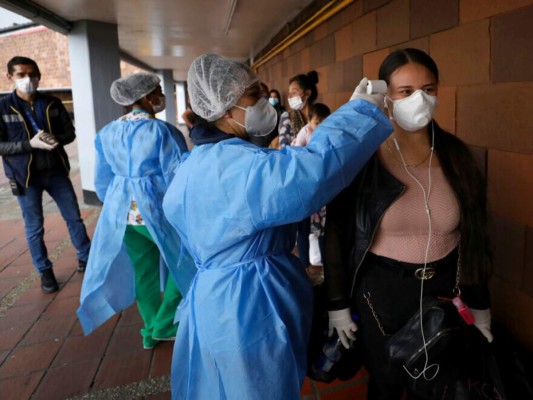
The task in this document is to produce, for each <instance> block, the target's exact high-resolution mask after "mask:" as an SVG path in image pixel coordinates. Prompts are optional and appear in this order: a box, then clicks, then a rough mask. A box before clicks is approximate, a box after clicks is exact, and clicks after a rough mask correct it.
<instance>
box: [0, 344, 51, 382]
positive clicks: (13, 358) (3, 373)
mask: <svg viewBox="0 0 533 400" xmlns="http://www.w3.org/2000/svg"><path fill="white" fill-rule="evenodd" d="M60 345H61V343H59V342H54V341H48V342H43V343H39V344H36V345H33V346H26V347H17V348H15V349H14V350H13V351H12V352H11V354H10V355H9V356H8V357H7V359H6V361H5V362H4V364H2V366H1V367H0V378H6V377H9V376H16V375H24V374H27V373H29V372H35V371H41V370H44V369H47V368H48V367H49V366H50V364H51V362H52V360H53V359H54V357H55V356H56V354H57V351H58V350H59V347H60Z"/></svg>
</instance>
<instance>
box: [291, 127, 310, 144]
mask: <svg viewBox="0 0 533 400" xmlns="http://www.w3.org/2000/svg"><path fill="white" fill-rule="evenodd" d="M311 136H313V128H311V125H310V124H307V125H304V127H303V128H302V129H300V132H298V135H296V137H295V138H294V139H293V140H292V142H291V146H302V147H303V146H307V144H308V143H309V141H310V140H311Z"/></svg>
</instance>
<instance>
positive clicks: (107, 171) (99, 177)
mask: <svg viewBox="0 0 533 400" xmlns="http://www.w3.org/2000/svg"><path fill="white" fill-rule="evenodd" d="M104 129H105V128H104ZM102 132H103V130H101V131H100V132H98V133H97V134H96V139H95V141H94V144H95V152H96V154H95V162H94V187H95V190H96V195H97V196H98V198H99V199H100V201H101V202H102V203H103V202H104V199H105V196H106V193H107V188H108V187H109V184H110V183H111V180H112V179H113V176H114V174H113V170H112V169H111V166H110V165H109V163H108V162H107V160H106V158H105V154H104V150H103V148H102V140H101V134H102Z"/></svg>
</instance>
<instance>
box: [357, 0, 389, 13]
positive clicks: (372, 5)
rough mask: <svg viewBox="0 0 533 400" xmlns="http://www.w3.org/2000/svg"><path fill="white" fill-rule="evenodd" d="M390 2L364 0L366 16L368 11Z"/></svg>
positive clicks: (386, 0)
mask: <svg viewBox="0 0 533 400" xmlns="http://www.w3.org/2000/svg"><path fill="white" fill-rule="evenodd" d="M389 1H390V0H363V12H364V13H365V14H366V13H367V12H368V11H371V10H374V9H376V8H378V7H381V6H382V5H384V4H387V3H388V2H389Z"/></svg>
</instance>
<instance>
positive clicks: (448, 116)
mask: <svg viewBox="0 0 533 400" xmlns="http://www.w3.org/2000/svg"><path fill="white" fill-rule="evenodd" d="M455 90H456V88H455V86H439V105H438V107H437V111H436V113H435V119H436V120H437V121H438V122H439V125H440V126H441V128H442V129H444V130H445V131H448V132H451V133H455Z"/></svg>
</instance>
